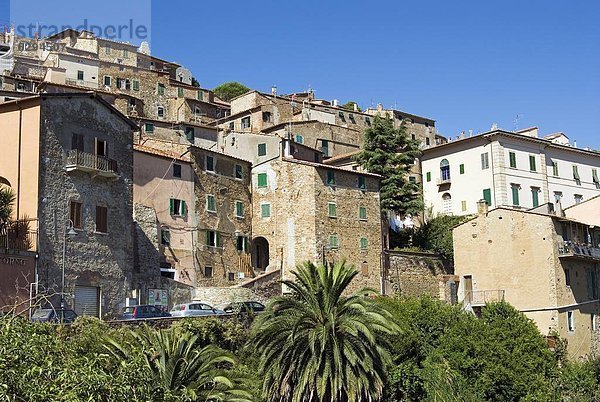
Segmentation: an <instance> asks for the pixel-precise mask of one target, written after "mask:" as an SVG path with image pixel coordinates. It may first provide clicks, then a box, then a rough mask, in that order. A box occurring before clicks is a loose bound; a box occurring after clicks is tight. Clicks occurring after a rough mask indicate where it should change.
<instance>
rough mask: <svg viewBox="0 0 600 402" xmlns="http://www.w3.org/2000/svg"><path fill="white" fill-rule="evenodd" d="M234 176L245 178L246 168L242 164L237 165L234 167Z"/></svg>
mask: <svg viewBox="0 0 600 402" xmlns="http://www.w3.org/2000/svg"><path fill="white" fill-rule="evenodd" d="M233 174H234V176H235V178H236V179H243V178H244V168H242V165H237V164H236V165H235V167H234V172H233Z"/></svg>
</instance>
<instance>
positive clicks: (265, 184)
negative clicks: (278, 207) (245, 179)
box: [256, 172, 269, 188]
mask: <svg viewBox="0 0 600 402" xmlns="http://www.w3.org/2000/svg"><path fill="white" fill-rule="evenodd" d="M263 178H264V182H263V181H262V180H261V179H263ZM261 182H262V183H261ZM256 186H257V187H258V188H267V187H269V176H268V175H267V174H266V173H264V172H263V173H257V174H256Z"/></svg>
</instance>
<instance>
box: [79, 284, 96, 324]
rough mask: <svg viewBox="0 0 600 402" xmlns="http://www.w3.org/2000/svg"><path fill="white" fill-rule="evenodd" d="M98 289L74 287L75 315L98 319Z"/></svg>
mask: <svg viewBox="0 0 600 402" xmlns="http://www.w3.org/2000/svg"><path fill="white" fill-rule="evenodd" d="M99 302H100V289H99V288H97V287H92V286H75V306H74V309H75V312H76V313H77V315H91V316H93V317H99V315H100V314H99V313H100V308H99V307H100V306H99V305H100V303H99Z"/></svg>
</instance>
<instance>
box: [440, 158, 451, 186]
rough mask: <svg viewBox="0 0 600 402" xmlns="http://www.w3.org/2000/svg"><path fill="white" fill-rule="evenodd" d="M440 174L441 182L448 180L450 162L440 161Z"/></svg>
mask: <svg viewBox="0 0 600 402" xmlns="http://www.w3.org/2000/svg"><path fill="white" fill-rule="evenodd" d="M440 174H441V176H442V181H449V180H450V162H448V159H442V161H441V162H440Z"/></svg>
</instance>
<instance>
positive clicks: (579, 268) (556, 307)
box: [453, 199, 600, 359]
mask: <svg viewBox="0 0 600 402" xmlns="http://www.w3.org/2000/svg"><path fill="white" fill-rule="evenodd" d="M596 200H600V199H596ZM599 204H600V202H598V201H596V202H595V204H593V205H590V207H591V208H590V211H591V212H592V214H591V215H590V218H591V219H590V221H592V220H593V221H598V219H600V218H599V216H600V212H599V211H600V205H599ZM550 206H551V204H549V205H542V206H540V207H539V208H538V209H536V210H531V211H523V210H516V209H512V208H507V207H497V208H495V209H492V210H490V211H489V212H488V211H487V204H486V203H485V201H482V202H480V203H479V208H480V211H479V214H478V215H477V216H476V217H475V218H473V219H470V220H468V221H466V222H464V223H463V224H461V225H459V226H458V227H456V228H455V229H454V231H453V235H454V264H455V267H454V270H455V274H456V276H457V277H458V278H459V280H460V285H459V288H458V299H459V301H462V302H464V303H465V304H466V305H467V306H470V307H471V308H473V309H474V310H477V309H480V308H483V306H485V303H486V302H491V301H497V300H506V301H507V302H508V303H510V304H511V305H513V306H514V307H515V308H516V309H518V310H519V311H521V312H523V313H525V315H526V316H527V317H529V318H531V319H532V320H533V321H534V322H535V323H536V325H537V326H538V328H539V330H540V331H541V333H542V334H544V335H553V334H558V335H559V336H560V337H561V338H564V339H566V340H567V341H568V352H569V355H570V358H572V359H579V358H584V357H586V356H588V355H589V354H590V353H592V352H596V351H597V350H598V314H600V307H599V306H600V304H599V303H600V300H599V296H598V295H599V290H600V289H599V286H598V284H599V282H598V275H599V274H600V272H599V271H598V269H599V263H600V248H599V247H598V245H599V244H600V231H599V230H598V227H597V226H594V225H591V224H589V223H588V221H587V220H583V221H577V220H574V219H572V218H570V217H568V216H566V217H565V216H561V215H560V214H558V215H556V214H550V213H549V211H550V208H549V207H550Z"/></svg>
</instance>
